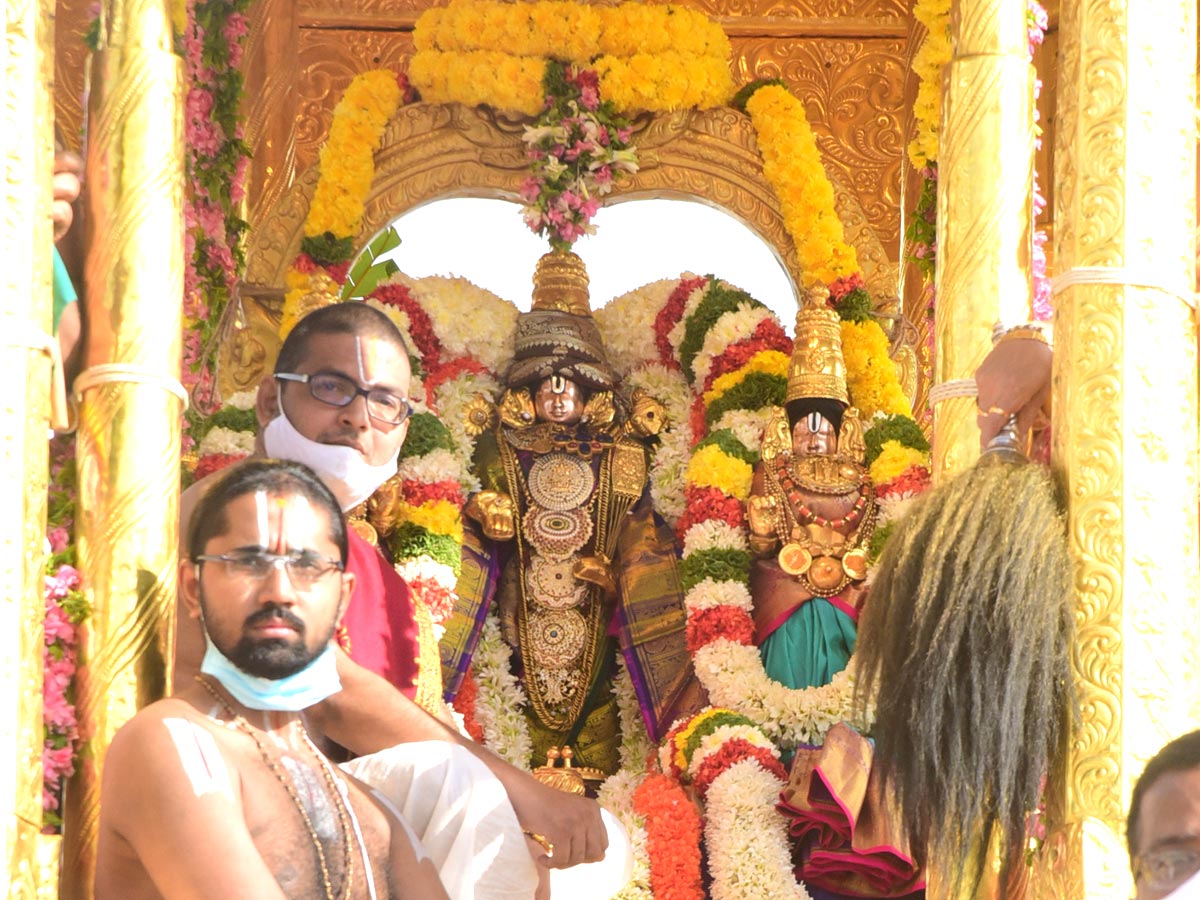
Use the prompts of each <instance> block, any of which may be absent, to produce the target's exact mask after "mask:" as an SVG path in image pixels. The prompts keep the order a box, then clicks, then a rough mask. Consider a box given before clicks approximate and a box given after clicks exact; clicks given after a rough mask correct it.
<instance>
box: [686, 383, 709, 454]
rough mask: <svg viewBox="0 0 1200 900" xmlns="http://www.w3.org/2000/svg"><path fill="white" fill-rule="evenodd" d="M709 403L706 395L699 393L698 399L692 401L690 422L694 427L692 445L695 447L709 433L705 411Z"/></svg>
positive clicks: (689, 415) (689, 414)
mask: <svg viewBox="0 0 1200 900" xmlns="http://www.w3.org/2000/svg"><path fill="white" fill-rule="evenodd" d="M706 411H707V404H705V402H704V395H703V394H697V395H696V399H695V400H693V401H692V410H691V412H690V413H688V423H689V424H690V425H691V427H692V446H693V447H695V446H696V445H697V444H698V443H700V442H701V441H702V440H704V438H705V436H706V435H707V434H708V418H707V417H706V415H705V413H706Z"/></svg>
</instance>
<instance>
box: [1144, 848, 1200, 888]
mask: <svg viewBox="0 0 1200 900" xmlns="http://www.w3.org/2000/svg"><path fill="white" fill-rule="evenodd" d="M1196 872H1200V846H1198V845H1197V844H1196V843H1192V844H1188V845H1182V846H1180V845H1173V846H1168V847H1161V848H1159V849H1157V850H1150V851H1148V852H1146V853H1142V854H1140V855H1139V856H1138V857H1137V858H1136V859H1135V860H1134V866H1133V878H1134V881H1139V882H1144V883H1145V885H1146V887H1149V888H1152V889H1153V890H1156V891H1169V890H1173V889H1174V888H1176V887H1178V886H1179V885H1180V884H1182V883H1183V882H1184V881H1185V880H1187V879H1188V878H1190V877H1191V876H1192V875H1195V874H1196Z"/></svg>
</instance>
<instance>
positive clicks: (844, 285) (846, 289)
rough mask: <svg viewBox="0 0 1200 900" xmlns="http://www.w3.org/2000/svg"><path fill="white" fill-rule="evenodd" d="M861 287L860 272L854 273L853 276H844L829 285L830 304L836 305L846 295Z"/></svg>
mask: <svg viewBox="0 0 1200 900" xmlns="http://www.w3.org/2000/svg"><path fill="white" fill-rule="evenodd" d="M862 286H863V277H862V273H861V272H855V273H854V274H853V275H844V276H842V277H841V278H838V279H837V280H835V281H834V282H833V283H832V284H831V285H829V299H830V301H831V302H832V303H835V304H836V303H838V302H839V301H840V300H841V299H842V298H843V297H845V296H846V295H847V294H848V293H850V292H851V291H853V290H856V289H857V288H860V287H862Z"/></svg>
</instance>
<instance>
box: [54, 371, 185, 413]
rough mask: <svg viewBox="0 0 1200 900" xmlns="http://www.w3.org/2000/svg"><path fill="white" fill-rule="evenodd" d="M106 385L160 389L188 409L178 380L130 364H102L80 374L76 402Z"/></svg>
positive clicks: (183, 389)
mask: <svg viewBox="0 0 1200 900" xmlns="http://www.w3.org/2000/svg"><path fill="white" fill-rule="evenodd" d="M105 384H146V385H151V386H154V387H160V388H162V389H163V390H164V391H166V392H167V393H168V394H173V395H174V396H176V397H178V398H179V402H180V403H182V404H183V409H184V410H186V409H187V408H188V393H187V390H186V389H185V388H184V386H183V384H182V382H180V380H179V379H178V378H172V377H171V376H170V375H164V374H162V373H161V372H155V371H154V370H152V369H147V368H146V367H145V366H137V365H132V364H130V363H100V364H98V365H95V366H90V367H88V368H87V369H84V371H82V372H80V373H79V377H78V378H76V379H75V400H76V402H80V401H82V400H83V394H84V392H85V391H88V390H91V389H92V388H95V387H100V386H101V385H105Z"/></svg>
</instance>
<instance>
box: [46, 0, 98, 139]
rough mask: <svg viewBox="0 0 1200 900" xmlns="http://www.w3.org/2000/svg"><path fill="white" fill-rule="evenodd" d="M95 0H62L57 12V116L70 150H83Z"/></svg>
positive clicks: (58, 4)
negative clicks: (90, 28)
mask: <svg viewBox="0 0 1200 900" xmlns="http://www.w3.org/2000/svg"><path fill="white" fill-rule="evenodd" d="M92 5H93V3H92V0H58V3H57V4H56V6H55V13H54V118H55V124H56V125H57V126H58V130H59V131H60V132H61V134H62V136H63V142H64V143H65V144H66V146H67V149H68V150H74V151H76V152H78V151H79V146H80V138H81V137H82V134H83V89H84V75H85V69H86V65H87V56H88V49H87V47H86V46H84V43H83V35H84V33H85V32H86V31H87V28H88V23H89V22H90V21H91V18H92V17H91V13H90V12H89V8H90V7H91V6H92Z"/></svg>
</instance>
